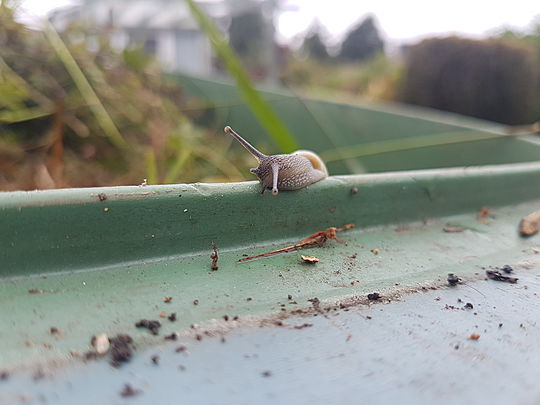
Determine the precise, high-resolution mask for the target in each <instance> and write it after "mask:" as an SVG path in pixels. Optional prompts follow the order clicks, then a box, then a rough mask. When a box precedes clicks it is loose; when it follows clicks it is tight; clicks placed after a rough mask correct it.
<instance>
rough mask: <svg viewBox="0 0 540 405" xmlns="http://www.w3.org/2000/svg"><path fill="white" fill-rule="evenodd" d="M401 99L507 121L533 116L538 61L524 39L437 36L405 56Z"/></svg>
mask: <svg viewBox="0 0 540 405" xmlns="http://www.w3.org/2000/svg"><path fill="white" fill-rule="evenodd" d="M406 71H407V73H406V75H405V78H404V83H403V96H402V100H403V101H405V102H407V103H411V104H417V105H422V106H427V107H432V108H437V109H440V110H446V111H452V112H456V113H460V114H464V115H469V116H473V117H477V118H483V119H487V120H491V121H496V122H500V123H504V124H511V125H515V124H525V123H528V122H530V121H533V120H534V119H535V117H534V110H535V108H536V107H537V105H538V102H539V94H538V89H539V85H538V80H539V78H540V76H539V74H538V63H537V60H536V55H535V53H534V50H533V49H532V48H531V47H529V46H526V45H525V44H518V43H516V42H510V41H505V40H500V39H490V40H484V41H479V40H471V39H464V38H458V37H450V38H434V39H428V40H425V41H422V42H421V43H419V44H417V45H414V46H412V47H411V48H410V49H409V50H408V55H407V70H406Z"/></svg>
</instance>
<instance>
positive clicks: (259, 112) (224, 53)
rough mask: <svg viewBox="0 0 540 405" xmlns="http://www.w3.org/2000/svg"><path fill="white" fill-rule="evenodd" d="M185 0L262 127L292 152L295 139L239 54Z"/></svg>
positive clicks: (194, 7) (199, 9)
mask: <svg viewBox="0 0 540 405" xmlns="http://www.w3.org/2000/svg"><path fill="white" fill-rule="evenodd" d="M186 2H187V4H188V6H189V8H190V10H191V14H192V15H193V17H195V19H196V20H197V22H198V23H199V26H200V27H201V29H202V30H203V31H204V32H205V34H206V35H207V36H208V38H209V39H210V42H211V44H212V47H213V48H214V51H215V52H216V54H217V55H218V56H219V57H220V58H221V60H222V61H223V63H224V64H225V67H226V69H227V71H228V72H229V74H230V75H231V76H232V77H233V78H234V80H235V81H236V86H237V88H238V90H239V92H240V95H241V96H242V98H243V99H244V101H245V102H246V104H247V106H248V107H249V108H250V109H251V111H252V113H253V114H254V115H255V117H256V118H257V119H258V120H259V122H260V123H261V125H262V126H263V128H264V129H266V131H267V132H268V134H269V135H270V136H271V137H272V139H273V140H274V141H275V142H276V144H277V145H278V146H279V147H280V149H281V150H282V151H283V152H292V151H293V150H295V149H298V144H297V142H296V140H295V139H294V137H293V136H292V135H291V133H290V131H289V130H288V129H287V127H286V126H285V124H283V122H282V121H281V120H280V119H279V117H278V116H277V114H276V113H275V112H274V110H272V108H271V107H270V105H269V104H268V103H267V102H266V101H265V100H264V99H263V98H262V96H261V95H260V94H259V93H258V92H257V90H256V89H255V88H254V87H253V84H252V82H251V79H250V78H249V76H248V74H247V72H246V70H245V69H244V68H243V67H242V65H241V64H240V62H239V59H238V57H237V56H236V54H235V52H234V51H233V50H232V49H231V47H230V46H229V44H228V43H227V41H225V39H224V38H223V35H222V34H221V33H220V32H219V30H218V29H217V28H216V27H215V26H214V24H213V23H212V22H211V21H210V19H209V18H208V17H207V16H206V14H205V13H204V12H203V11H202V10H201V8H200V7H199V6H198V5H197V4H195V2H194V1H193V0H186Z"/></svg>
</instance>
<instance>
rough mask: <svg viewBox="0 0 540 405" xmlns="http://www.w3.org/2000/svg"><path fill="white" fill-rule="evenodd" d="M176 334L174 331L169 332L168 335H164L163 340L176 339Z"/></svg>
mask: <svg viewBox="0 0 540 405" xmlns="http://www.w3.org/2000/svg"><path fill="white" fill-rule="evenodd" d="M177 339H178V334H177V333H176V332H173V333H171V334H170V335H166V336H165V340H177Z"/></svg>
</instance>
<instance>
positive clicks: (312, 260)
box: [300, 255, 320, 264]
mask: <svg viewBox="0 0 540 405" xmlns="http://www.w3.org/2000/svg"><path fill="white" fill-rule="evenodd" d="M300 257H301V258H302V260H303V261H304V263H309V264H315V263H319V261H320V260H319V259H318V258H316V257H315V256H304V255H301V256H300Z"/></svg>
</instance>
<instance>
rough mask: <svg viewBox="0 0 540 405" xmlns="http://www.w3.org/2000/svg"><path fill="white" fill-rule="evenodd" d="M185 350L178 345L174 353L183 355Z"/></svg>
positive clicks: (184, 347) (182, 346)
mask: <svg viewBox="0 0 540 405" xmlns="http://www.w3.org/2000/svg"><path fill="white" fill-rule="evenodd" d="M186 350H187V348H186V346H184V345H180V346H178V347H177V348H176V349H175V351H176V353H184V352H185V351H186Z"/></svg>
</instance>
